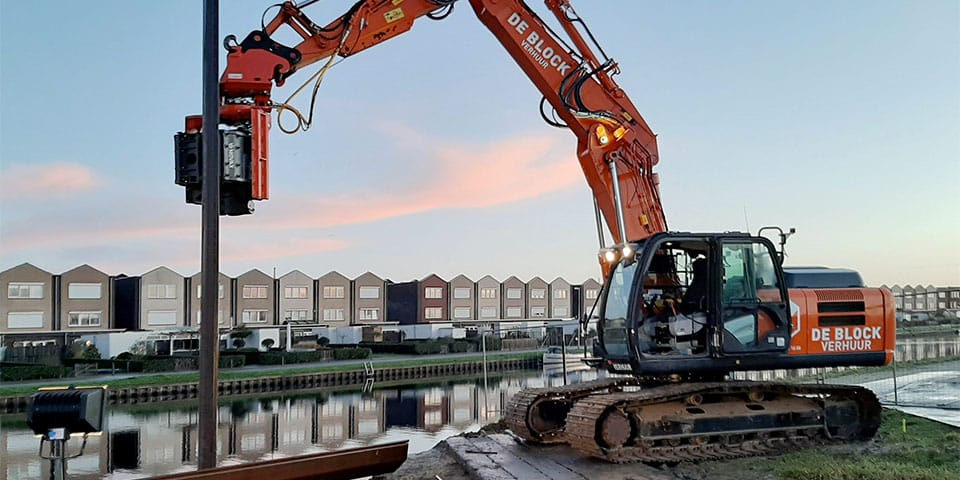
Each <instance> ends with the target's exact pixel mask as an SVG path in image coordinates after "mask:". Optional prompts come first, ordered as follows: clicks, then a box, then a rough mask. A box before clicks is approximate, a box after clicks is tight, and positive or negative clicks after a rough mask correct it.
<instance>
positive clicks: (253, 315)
mask: <svg viewBox="0 0 960 480" xmlns="http://www.w3.org/2000/svg"><path fill="white" fill-rule="evenodd" d="M244 288H246V287H244ZM243 323H267V311H266V310H244V311H243Z"/></svg>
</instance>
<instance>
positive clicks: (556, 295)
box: [548, 277, 574, 318]
mask: <svg viewBox="0 0 960 480" xmlns="http://www.w3.org/2000/svg"><path fill="white" fill-rule="evenodd" d="M571 293H572V289H571V285H570V282H568V281H566V280H564V279H562V278H560V277H557V278H555V279H553V281H552V282H550V288H549V293H548V295H549V296H550V317H551V318H571V317H573V315H574V312H573V308H572V298H573V296H572V295H571Z"/></svg>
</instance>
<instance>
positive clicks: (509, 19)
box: [188, 0, 667, 243]
mask: <svg viewBox="0 0 960 480" xmlns="http://www.w3.org/2000/svg"><path fill="white" fill-rule="evenodd" d="M469 1H470V5H471V6H472V7H473V10H474V12H475V13H476V15H477V18H479V20H480V22H481V23H483V24H484V25H485V26H486V27H487V28H488V29H489V30H490V32H492V33H493V35H494V36H495V37H496V38H497V40H498V41H500V43H501V44H502V45H503V47H504V49H505V50H506V51H507V52H508V53H509V54H510V56H511V57H512V58H513V60H514V61H515V62H516V63H517V65H519V66H520V68H521V69H522V70H523V72H524V73H525V74H526V75H527V77H528V78H530V80H531V81H532V82H533V84H534V85H535V86H536V87H537V89H539V90H540V92H541V93H542V94H543V97H544V100H545V102H546V103H547V104H549V106H550V108H551V109H552V110H553V112H555V117H556V120H549V121H550V122H551V124H553V125H555V126H561V127H565V128H568V129H569V130H571V131H572V132H573V133H574V134H575V135H576V137H577V158H578V160H579V162H580V166H581V168H582V170H583V173H584V177H585V178H586V180H587V183H588V185H589V186H590V189H591V190H592V191H593V196H594V198H595V199H596V203H597V206H598V208H599V210H600V211H601V212H602V214H603V218H604V220H605V222H606V224H607V227H608V229H609V232H610V234H611V236H612V238H613V240H614V243H622V242H626V241H627V240H631V241H638V240H643V239H645V238H647V237H649V236H650V235H653V234H655V233H657V232H662V231H665V230H666V229H667V225H666V219H665V217H664V214H663V208H662V206H661V203H660V192H659V187H658V184H659V179H658V176H657V174H656V173H654V171H653V169H654V166H655V165H656V164H657V162H658V161H659V157H658V153H657V140H656V136H655V135H654V134H653V132H652V131H651V130H650V127H649V126H648V125H647V124H646V122H645V121H644V120H643V117H642V116H641V115H640V113H639V111H637V109H636V107H635V106H634V105H633V104H632V103H631V102H630V99H629V98H627V96H626V94H625V93H624V92H623V90H622V89H621V88H620V87H619V86H618V85H617V84H616V82H615V81H614V80H613V78H612V76H613V75H614V74H616V73H617V72H618V69H619V66H618V65H617V63H616V62H614V61H613V60H612V59H610V58H606V57H605V56H602V57H597V55H596V54H595V53H594V52H593V50H592V49H591V48H590V45H589V43H588V42H587V41H586V39H585V38H584V37H583V35H582V34H581V32H580V31H579V30H578V29H577V25H576V24H577V23H582V22H581V21H580V19H579V17H577V16H576V13H575V12H574V11H573V8H572V7H571V6H570V4H569V2H568V1H565V0H563V1H561V0H547V1H546V6H547V8H548V9H549V10H550V12H552V13H553V14H554V16H555V17H556V20H557V21H558V22H559V23H560V25H561V26H562V27H563V29H564V31H565V32H566V35H567V36H568V37H569V39H568V40H564V39H563V38H561V37H560V35H558V34H557V32H555V31H554V30H553V29H551V28H550V26H549V25H548V24H547V23H546V22H544V21H543V19H541V18H540V17H539V16H538V15H537V14H536V13H535V12H534V11H533V10H532V9H530V8H529V6H528V5H527V4H526V3H524V2H523V1H519V0H496V1H494V0H469ZM310 3H313V2H307V3H306V4H305V5H309V4H310ZM455 3H456V2H455V1H452V0H405V1H402V2H397V1H383V0H363V1H359V2H356V3H355V4H353V6H352V7H351V8H350V9H349V10H348V11H347V12H346V13H344V14H343V15H341V16H340V17H339V18H337V19H336V20H333V21H332V22H329V23H327V24H326V25H323V26H321V25H319V24H317V23H315V22H313V21H312V20H311V19H310V18H309V17H307V15H306V14H305V13H304V11H303V8H304V6H305V5H301V6H297V5H296V4H294V3H293V2H289V1H288V2H284V3H283V4H281V5H280V6H279V8H278V10H277V13H276V14H275V16H274V17H273V18H272V19H271V20H270V21H269V22H266V23H265V25H264V28H263V30H257V31H253V32H251V33H250V34H248V35H247V36H246V37H245V38H244V40H243V41H242V42H239V43H238V42H237V41H236V39H235V38H233V37H228V39H227V41H226V42H225V45H226V47H227V49H228V55H227V65H226V68H225V69H224V72H223V75H222V77H221V79H220V88H221V95H222V96H223V102H224V107H223V112H222V121H223V122H224V123H226V124H228V125H230V124H235V125H240V126H243V127H245V128H246V127H248V128H249V129H250V130H251V132H250V134H251V138H252V140H251V141H252V143H253V144H254V145H265V140H261V139H263V138H264V137H266V136H267V135H268V134H269V123H265V122H262V121H260V122H256V121H251V119H252V118H253V119H256V118H257V116H256V112H260V113H263V112H270V111H271V110H283V109H291V107H290V106H288V105H285V104H278V102H276V101H274V99H273V98H272V96H271V95H272V89H273V87H274V86H275V85H277V86H279V85H283V84H284V83H285V81H286V80H287V78H288V77H290V76H291V75H293V74H294V73H295V72H297V71H298V70H302V69H304V68H306V67H308V66H310V65H312V64H314V63H318V62H321V61H326V64H325V65H324V67H323V68H322V69H321V73H320V74H321V75H322V74H325V73H326V70H327V68H328V67H329V66H330V64H331V60H333V59H335V58H340V57H348V56H351V55H354V54H357V53H359V52H362V51H364V50H366V49H368V48H371V47H374V46H377V45H379V44H381V43H384V42H386V41H388V40H390V39H392V38H395V37H397V36H399V35H401V34H403V33H405V32H407V31H409V30H410V29H411V28H412V27H413V24H414V22H415V21H416V20H418V19H420V18H422V17H428V18H434V19H437V18H441V17H442V16H445V15H446V14H447V13H449V12H447V11H446V9H452V8H453V6H454V4H455ZM282 27H289V28H290V29H291V30H292V31H293V32H295V33H296V34H297V35H298V36H299V37H300V38H301V40H302V41H301V42H300V43H298V44H297V45H294V46H285V45H282V44H280V43H278V42H276V41H274V40H272V36H273V35H274V34H275V33H276V32H277V31H278V30H279V29H280V28H282ZM590 37H591V38H592V35H590ZM601 52H602V50H601ZM311 110H312V106H311ZM298 115H299V112H298ZM311 116H312V111H311ZM544 118H547V117H546V115H544ZM310 120H311V119H308V118H304V117H303V116H301V123H303V122H306V124H309V121H310ZM197 122H198V119H197V118H195V117H194V118H192V123H191V119H188V130H190V129H193V130H199V125H198V123H197ZM259 153H260V158H258V159H255V160H258V161H260V162H261V163H262V164H265V163H266V161H267V159H266V156H265V155H266V153H265V151H263V150H261V151H260V152H259ZM264 168H265V167H264ZM253 183H254V185H253V187H254V190H259V191H261V192H265V188H259V189H258V188H257V185H256V179H254V181H253ZM264 198H266V197H265V194H263V195H261V196H254V197H253V199H264Z"/></svg>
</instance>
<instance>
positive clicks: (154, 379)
mask: <svg viewBox="0 0 960 480" xmlns="http://www.w3.org/2000/svg"><path fill="white" fill-rule="evenodd" d="M540 357H541V354H540V353H535V352H528V353H499V354H487V360H488V361H491V360H492V361H500V360H526V359H534V358H540ZM390 358H396V357H392V356H391V357H390ZM377 360H378V359H377V358H373V359H372V361H373V365H374V368H405V367H421V366H432V365H449V364H456V363H467V362H478V361H481V357H479V356H478V357H469V358H436V359H421V360H416V359H412V360H402V361H393V360H391V361H385V362H383V363H380V364H378V363H377ZM384 360H386V359H384ZM362 370H363V365H361V364H356V365H323V364H312V365H302V366H298V367H290V368H288V369H281V370H260V371H243V370H242V369H241V370H238V371H223V370H221V371H220V373H219V374H218V375H217V377H218V378H219V379H220V380H246V379H251V378H274V377H288V376H292V375H304V374H311V373H327V372H352V371H362ZM199 380H200V374H199V373H160V374H156V375H143V376H137V377H132V378H122V379H117V380H107V381H99V382H98V381H93V382H91V381H83V379H57V380H51V381H50V382H49V383H44V384H33V385H23V386H12V387H3V388H0V398H2V397H15V396H20V395H29V394H31V393H34V392H36V391H37V389H38V388H40V387H59V386H68V385H76V386H97V385H107V386H108V387H109V388H134V387H147V386H162V385H176V384H181V383H194V382H198V381H199Z"/></svg>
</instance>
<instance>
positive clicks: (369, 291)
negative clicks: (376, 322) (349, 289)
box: [358, 287, 380, 298]
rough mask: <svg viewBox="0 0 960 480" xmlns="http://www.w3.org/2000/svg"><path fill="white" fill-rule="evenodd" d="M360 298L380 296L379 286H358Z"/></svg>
mask: <svg viewBox="0 0 960 480" xmlns="http://www.w3.org/2000/svg"><path fill="white" fill-rule="evenodd" d="M358 294H359V296H360V298H380V287H360V291H359V292H358Z"/></svg>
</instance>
